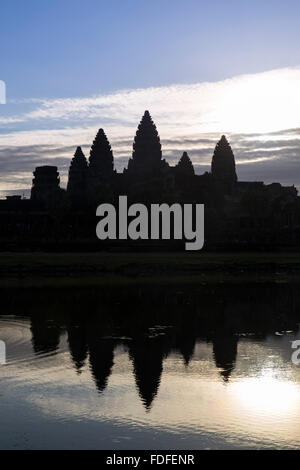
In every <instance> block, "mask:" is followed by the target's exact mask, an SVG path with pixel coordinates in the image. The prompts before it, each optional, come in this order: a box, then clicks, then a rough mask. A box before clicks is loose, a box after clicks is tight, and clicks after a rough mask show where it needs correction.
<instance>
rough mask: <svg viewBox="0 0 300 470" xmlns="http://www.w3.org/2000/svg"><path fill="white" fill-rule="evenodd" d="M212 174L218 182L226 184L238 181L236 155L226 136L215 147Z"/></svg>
mask: <svg viewBox="0 0 300 470" xmlns="http://www.w3.org/2000/svg"><path fill="white" fill-rule="evenodd" d="M211 173H212V176H213V177H214V178H215V179H216V180H218V181H221V182H224V183H235V182H236V181H237V176H236V171H235V159H234V155H233V152H232V149H231V147H230V145H229V143H228V141H227V139H226V137H225V135H222V137H221V139H220V140H219V142H218V143H217V145H216V147H215V151H214V154H213V158H212V163H211Z"/></svg>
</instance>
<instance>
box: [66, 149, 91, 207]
mask: <svg viewBox="0 0 300 470" xmlns="http://www.w3.org/2000/svg"><path fill="white" fill-rule="evenodd" d="M87 168H88V166H87V161H86V158H85V156H84V153H83V152H82V150H81V147H77V149H76V152H75V154H74V157H73V158H72V160H71V164H70V168H69V180H68V186H67V191H68V194H69V195H70V197H71V199H73V200H82V199H84V197H85V193H86V185H87Z"/></svg>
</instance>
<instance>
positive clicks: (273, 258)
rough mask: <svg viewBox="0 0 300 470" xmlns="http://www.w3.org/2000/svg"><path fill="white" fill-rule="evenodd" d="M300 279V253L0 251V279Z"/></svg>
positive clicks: (158, 280)
mask: <svg viewBox="0 0 300 470" xmlns="http://www.w3.org/2000/svg"><path fill="white" fill-rule="evenodd" d="M291 279H293V280H300V253H205V252H189V253H188V252H182V253H149V252H147V253H116V252H114V253H107V252H99V253H40V252H36V253H0V282H1V284H2V285H3V283H6V282H10V281H13V280H19V281H22V280H24V281H26V282H38V283H40V282H42V283H47V282H51V283H52V282H59V283H62V284H64V283H66V284H69V283H73V284H74V283H75V284H76V283H80V284H81V285H82V283H91V282H93V283H94V282H95V283H112V282H118V283H120V282H121V283H124V282H125V283H126V282H127V283H133V282H137V281H138V282H143V283H147V282H151V283H155V282H159V283H162V282H166V283H168V282H191V281H195V282H210V281H211V282H215V281H218V282H229V281H230V280H234V281H241V282H244V281H246V280H258V281H264V280H270V281H286V280H291Z"/></svg>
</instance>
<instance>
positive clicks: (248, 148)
mask: <svg viewBox="0 0 300 470" xmlns="http://www.w3.org/2000/svg"><path fill="white" fill-rule="evenodd" d="M299 83H300V67H295V68H285V69H280V70H273V71H269V72H264V73H259V74H252V75H241V76H237V77H233V78H230V79H227V80H223V81H219V82H205V83H195V84H177V85H176V84H175V85H171V86H165V87H153V88H146V89H136V90H121V91H117V92H115V93H109V94H102V95H95V96H90V97H78V98H59V99H32V100H24V102H20V101H17V102H10V103H8V104H7V105H5V106H3V107H2V108H3V110H6V111H5V112H3V113H2V117H1V118H0V125H1V129H0V171H1V187H2V190H3V189H5V188H8V186H9V188H11V185H12V184H13V182H14V181H15V184H16V188H21V187H24V188H25V187H27V186H30V184H31V172H32V170H33V169H34V167H35V166H37V165H41V164H54V165H57V166H58V167H59V170H60V172H61V179H62V182H63V184H64V183H65V182H66V178H67V170H68V166H69V162H70V159H71V158H72V156H73V153H74V151H75V148H76V146H77V145H82V146H83V149H84V151H85V153H86V155H87V156H88V153H89V147H90V145H91V143H92V141H93V138H94V136H95V134H96V132H97V129H98V128H99V127H103V128H104V129H105V131H106V133H107V135H108V138H109V140H110V142H111V144H112V147H113V150H114V155H115V160H116V167H117V169H118V170H121V169H122V168H123V167H124V166H126V164H127V161H128V158H129V157H130V155H131V152H132V141H133V138H134V134H135V132H136V127H137V125H138V122H139V120H140V118H141V115H142V114H143V112H144V110H145V109H149V110H150V112H151V114H152V117H153V119H154V121H155V123H156V125H157V127H158V131H159V134H160V137H161V141H162V145H163V154H164V158H166V159H167V160H168V161H169V162H170V163H172V164H174V163H176V162H177V161H178V159H179V158H180V156H181V154H182V152H183V151H184V150H186V151H188V153H189V154H190V156H191V158H192V160H193V162H194V164H195V167H196V171H197V172H199V173H202V172H203V171H206V170H208V169H209V166H210V161H211V156H212V153H213V149H214V146H215V144H216V142H217V140H218V139H219V137H220V135H221V134H223V133H225V134H226V135H227V136H228V138H229V139H230V142H231V145H232V148H233V150H234V153H235V156H236V160H237V165H238V168H237V169H238V174H239V175H240V177H242V178H243V179H246V178H247V179H250V180H253V179H259V180H269V178H273V180H278V181H282V178H281V176H283V175H284V180H285V181H286V182H287V183H288V184H292V182H295V183H296V184H297V186H300V177H298V175H297V173H295V166H296V163H297V162H298V161H299V157H300V129H299V125H300V118H299V109H300V94H299V91H298V89H299ZM2 108H1V110H2ZM5 113H6V114H5ZM258 168H259V172H258ZM289 175H290V176H289ZM294 179H296V180H297V179H298V180H297V181H294Z"/></svg>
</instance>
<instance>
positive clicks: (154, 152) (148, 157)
mask: <svg viewBox="0 0 300 470" xmlns="http://www.w3.org/2000/svg"><path fill="white" fill-rule="evenodd" d="M161 164H162V152H161V143H160V139H159V135H158V132H157V129H156V126H155V124H154V122H153V121H152V118H151V116H150V113H149V111H145V113H144V115H143V117H142V120H141V122H140V124H139V126H138V129H137V132H136V135H135V138H134V143H133V152H132V158H131V159H130V160H129V162H128V172H129V173H142V174H143V173H146V174H148V173H152V172H155V170H158V169H160V168H161Z"/></svg>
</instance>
